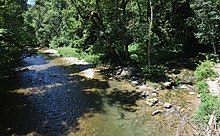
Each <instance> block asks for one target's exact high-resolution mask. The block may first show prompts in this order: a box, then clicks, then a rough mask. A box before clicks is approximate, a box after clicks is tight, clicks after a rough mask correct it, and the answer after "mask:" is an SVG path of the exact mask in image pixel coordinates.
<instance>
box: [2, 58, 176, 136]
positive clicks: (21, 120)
mask: <svg viewBox="0 0 220 136" xmlns="http://www.w3.org/2000/svg"><path fill="white" fill-rule="evenodd" d="M23 67H26V68H28V69H29V70H28V71H23V72H19V73H17V74H16V75H15V76H14V77H13V78H12V79H8V80H7V81H0V133H1V135H13V134H15V135H27V134H32V135H38V134H39V135H53V136H56V135H57V136H60V135H79V136H91V135H97V136H115V135H120V136H137V135H138V136H146V135H173V133H172V132H173V130H169V129H167V130H166V131H165V128H164V125H163V126H162V123H161V122H162V121H163V120H161V119H158V120H155V118H153V117H151V116H150V115H148V114H147V113H146V112H147V108H148V107H146V106H145V105H142V106H141V105H140V104H139V102H140V101H142V100H141V99H140V93H138V92H136V91H134V90H135V88H134V87H132V86H131V85H129V84H128V83H126V82H119V81H114V80H111V81H107V80H105V79H103V78H102V77H101V75H99V74H98V73H97V72H96V73H92V76H94V78H92V76H91V75H89V78H86V77H84V74H85V73H86V72H88V71H89V73H90V72H91V69H90V68H92V67H93V66H92V65H89V64H70V63H65V61H63V60H62V59H60V58H57V57H54V56H50V57H48V56H43V55H40V56H35V57H29V58H26V59H25V60H24V62H23ZM83 71H84V73H83ZM85 71H86V72H85ZM82 73H83V74H82Z"/></svg>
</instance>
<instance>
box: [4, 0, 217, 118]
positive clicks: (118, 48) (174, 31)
mask: <svg viewBox="0 0 220 136" xmlns="http://www.w3.org/2000/svg"><path fill="white" fill-rule="evenodd" d="M0 10H1V12H0V55H1V56H0V71H1V72H0V73H1V74H0V75H1V76H3V75H5V73H7V72H8V70H9V69H12V68H13V66H14V64H15V63H16V62H18V61H19V60H21V59H22V58H24V57H26V56H30V55H33V54H34V53H35V52H36V49H37V48H39V47H40V48H41V47H48V48H53V49H56V50H58V51H59V53H60V54H61V55H63V56H74V57H78V58H80V59H84V60H86V61H89V62H91V63H94V64H108V65H111V66H136V67H138V68H139V69H141V70H143V72H145V73H147V72H148V73H150V72H153V74H155V75H156V73H155V71H156V72H157V73H159V74H158V76H160V74H161V70H162V69H163V67H164V66H165V64H167V62H169V61H172V60H175V61H177V62H178V60H180V59H181V58H185V59H189V58H196V57H197V56H201V55H204V54H205V55H206V56H208V57H209V58H214V59H215V60H218V57H219V55H218V54H219V51H220V50H219V49H220V47H219V44H220V1H219V0H36V1H35V3H34V4H33V5H28V4H27V0H0ZM155 69H156V70H155ZM149 71H150V72H149ZM158 71H159V72H158ZM148 73H147V74H148ZM151 76H152V75H151ZM145 78H146V79H147V78H148V75H146V77H145ZM200 83H201V82H200ZM209 99H211V98H209ZM208 114H209V113H208ZM219 118H220V117H219Z"/></svg>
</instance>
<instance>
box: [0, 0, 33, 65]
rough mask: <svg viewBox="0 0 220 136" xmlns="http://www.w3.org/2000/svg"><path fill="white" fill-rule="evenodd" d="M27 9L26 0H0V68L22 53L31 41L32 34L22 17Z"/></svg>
mask: <svg viewBox="0 0 220 136" xmlns="http://www.w3.org/2000/svg"><path fill="white" fill-rule="evenodd" d="M27 9H28V5H27V4H26V0H16V1H14V0H1V1H0V10H1V12H0V54H1V57H0V65H1V68H2V69H3V67H7V65H8V64H9V63H11V62H13V61H15V60H16V59H18V58H19V57H21V56H22V55H24V54H25V52H26V49H27V46H28V45H31V44H32V43H33V42H32V41H33V40H32V38H33V37H34V35H32V33H31V32H32V31H31V28H30V26H28V25H27V24H25V22H24V18H23V14H24V13H25V11H26V10H27ZM6 69H7V68H6Z"/></svg>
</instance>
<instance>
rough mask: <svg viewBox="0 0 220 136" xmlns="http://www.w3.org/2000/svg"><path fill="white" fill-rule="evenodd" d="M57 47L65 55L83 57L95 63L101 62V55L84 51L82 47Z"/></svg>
mask: <svg viewBox="0 0 220 136" xmlns="http://www.w3.org/2000/svg"><path fill="white" fill-rule="evenodd" d="M56 49H57V51H58V53H59V54H61V55H62V56H65V57H76V58H78V59H83V60H85V61H87V62H90V63H95V64H99V63H100V56H101V55H95V54H90V53H86V52H82V51H81V50H80V49H77V48H72V47H59V48H56Z"/></svg>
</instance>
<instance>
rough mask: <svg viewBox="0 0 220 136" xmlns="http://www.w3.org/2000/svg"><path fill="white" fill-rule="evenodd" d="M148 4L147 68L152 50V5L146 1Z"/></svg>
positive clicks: (150, 1)
mask: <svg viewBox="0 0 220 136" xmlns="http://www.w3.org/2000/svg"><path fill="white" fill-rule="evenodd" d="M148 3H149V4H150V5H149V6H150V22H149V29H148V46H147V61H148V66H150V65H151V57H150V56H151V48H152V36H153V19H154V18H153V15H154V14H153V4H152V0H148Z"/></svg>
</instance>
